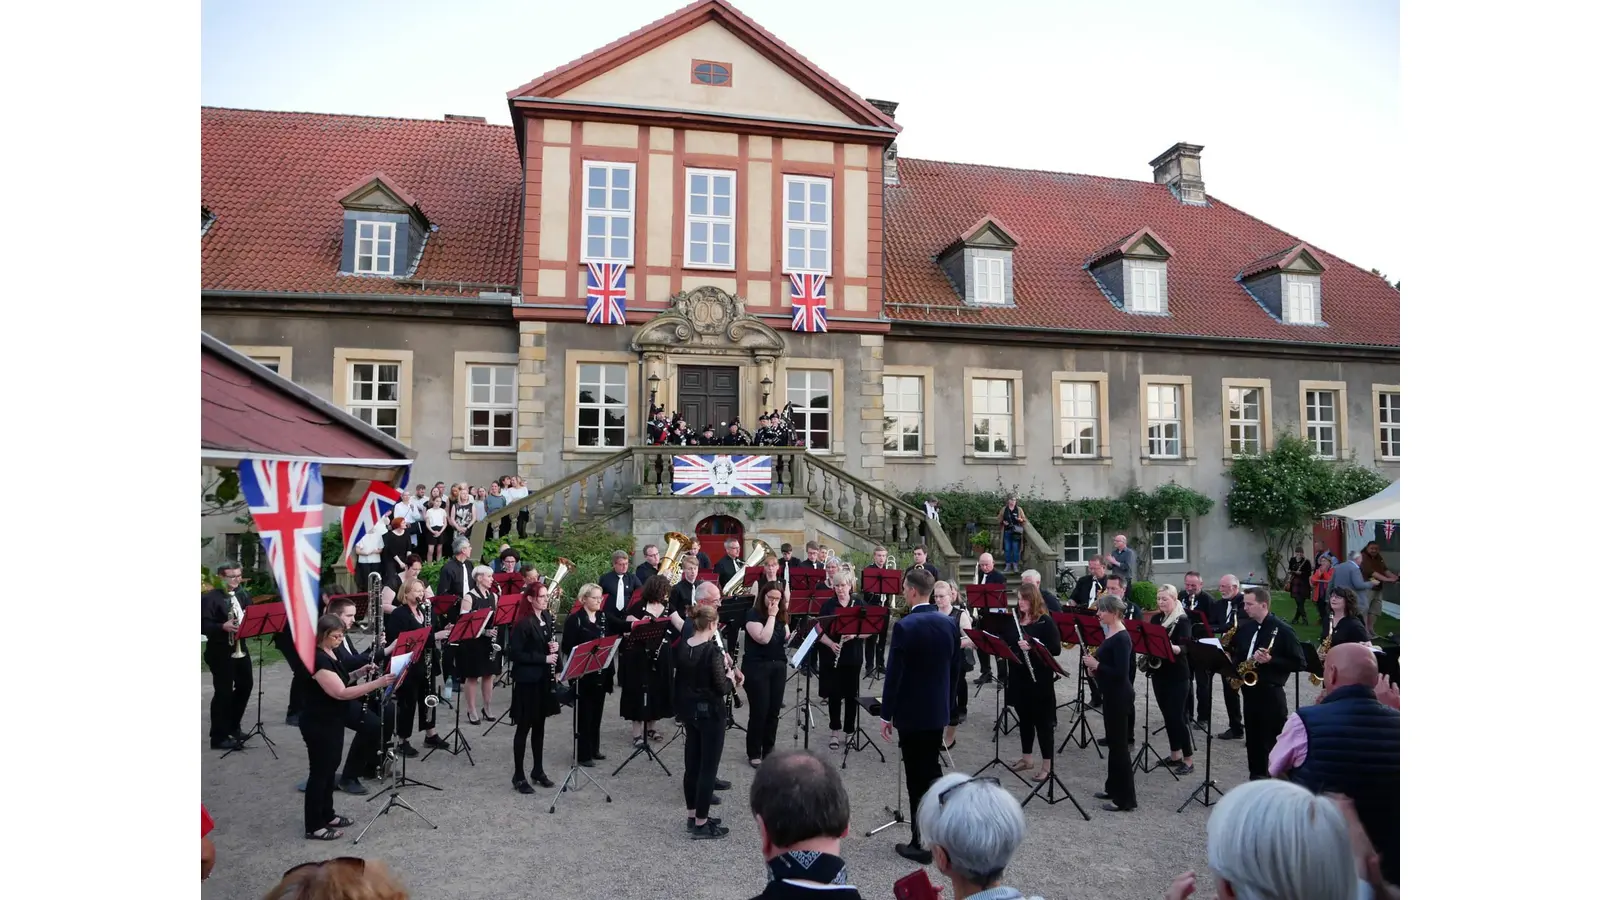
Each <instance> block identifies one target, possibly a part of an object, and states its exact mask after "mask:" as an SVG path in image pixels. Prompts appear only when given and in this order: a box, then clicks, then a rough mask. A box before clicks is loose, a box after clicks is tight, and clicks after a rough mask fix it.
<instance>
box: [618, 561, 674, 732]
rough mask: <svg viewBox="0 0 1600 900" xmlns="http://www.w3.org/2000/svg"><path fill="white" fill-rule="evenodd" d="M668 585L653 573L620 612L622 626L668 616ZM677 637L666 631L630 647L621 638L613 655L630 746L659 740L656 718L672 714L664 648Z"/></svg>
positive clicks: (667, 659)
mask: <svg viewBox="0 0 1600 900" xmlns="http://www.w3.org/2000/svg"><path fill="white" fill-rule="evenodd" d="M671 588H672V585H671V583H669V582H668V581H667V579H666V577H665V576H663V575H656V576H653V577H651V578H650V580H649V581H646V582H645V583H644V587H643V588H642V589H640V594H639V601H638V602H637V603H634V604H633V605H631V606H629V607H628V608H627V610H626V611H625V613H624V620H623V621H624V625H625V627H626V628H627V629H628V630H630V631H631V630H632V629H633V627H634V625H635V623H639V622H649V621H652V620H655V619H665V618H667V617H668V607H667V593H668V592H669V591H670V590H671ZM676 638H677V632H676V631H675V630H669V631H668V633H667V634H666V635H664V636H663V637H662V638H661V639H660V640H656V641H652V642H651V646H649V647H630V646H629V642H627V641H624V642H623V645H622V649H621V652H620V653H618V655H617V682H618V684H620V685H621V686H622V702H621V704H620V706H621V707H622V717H623V718H624V719H627V720H628V721H629V722H631V723H633V746H635V747H642V746H644V742H645V741H646V740H652V741H659V740H661V739H662V736H661V734H660V732H658V731H656V728H655V725H656V720H658V719H669V718H671V717H672V697H671V696H670V695H669V694H668V690H669V689H668V687H667V685H668V683H669V682H670V680H671V665H670V656H669V654H667V653H666V648H667V647H670V646H671V645H672V641H674V640H675V639H676Z"/></svg>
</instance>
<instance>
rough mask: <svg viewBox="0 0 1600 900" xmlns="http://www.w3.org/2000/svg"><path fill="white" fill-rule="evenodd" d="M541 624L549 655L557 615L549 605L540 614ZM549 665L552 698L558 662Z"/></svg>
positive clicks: (553, 639)
mask: <svg viewBox="0 0 1600 900" xmlns="http://www.w3.org/2000/svg"><path fill="white" fill-rule="evenodd" d="M539 625H540V626H541V627H543V628H544V637H545V644H544V647H545V651H544V652H545V654H546V655H549V653H550V645H551V644H554V643H555V636H556V617H555V614H554V613H552V612H550V610H549V608H548V607H546V608H545V611H544V612H543V613H540V614H539ZM548 665H549V667H550V686H549V691H550V696H551V698H554V697H555V694H556V664H555V663H548Z"/></svg>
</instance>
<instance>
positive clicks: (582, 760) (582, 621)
mask: <svg viewBox="0 0 1600 900" xmlns="http://www.w3.org/2000/svg"><path fill="white" fill-rule="evenodd" d="M604 603H605V593H604V592H603V591H601V590H600V585H598V584H594V583H592V582H591V583H589V584H586V585H584V586H583V587H580V588H578V607H577V608H576V609H574V610H573V611H572V612H571V613H570V614H569V615H568V616H567V622H566V625H565V626H564V628H563V630H562V633H561V648H562V651H563V652H564V653H565V654H567V655H570V654H571V653H572V651H573V650H576V649H577V648H578V645H580V644H586V643H588V642H589V641H597V640H599V639H600V638H603V637H605V636H606V621H605V613H603V612H601V609H600V608H601V606H602V605H603V604H604ZM576 688H577V692H578V699H577V702H578V712H577V715H576V716H574V717H573V723H572V725H573V728H575V729H576V730H577V732H578V765H580V766H588V767H589V768H594V764H595V762H596V761H597V760H602V759H605V758H606V755H605V754H604V753H601V752H600V716H601V714H602V713H603V712H604V711H605V705H606V694H609V693H611V667H609V666H607V667H606V670H605V671H604V672H594V673H591V674H588V675H585V676H583V677H582V678H580V679H578V683H577V685H576Z"/></svg>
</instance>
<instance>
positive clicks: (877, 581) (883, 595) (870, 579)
mask: <svg viewBox="0 0 1600 900" xmlns="http://www.w3.org/2000/svg"><path fill="white" fill-rule="evenodd" d="M904 578H905V573H904V572H902V571H900V570H899V569H884V568H880V567H878V566H867V567H866V568H865V569H862V570H861V596H862V597H863V598H865V597H876V598H877V600H878V602H879V603H881V604H882V605H883V606H884V608H886V609H888V610H890V611H891V614H892V612H893V609H894V598H896V597H898V596H900V591H901V585H902V583H903V579H904ZM887 639H888V635H887V634H885V635H881V636H878V637H877V638H875V639H873V640H871V641H869V642H868V644H867V651H868V652H869V653H871V654H872V661H871V665H870V670H871V672H872V676H871V677H870V678H868V679H867V680H868V681H877V680H878V679H879V678H881V677H883V675H884V671H883V667H882V666H880V665H878V663H877V658H878V650H879V648H880V647H882V646H883V645H884V642H885V641H886V640H887Z"/></svg>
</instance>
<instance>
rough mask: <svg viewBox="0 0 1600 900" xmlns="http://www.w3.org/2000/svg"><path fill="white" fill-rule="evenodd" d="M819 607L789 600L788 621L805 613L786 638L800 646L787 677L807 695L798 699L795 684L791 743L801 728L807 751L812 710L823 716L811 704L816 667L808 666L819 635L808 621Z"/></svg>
mask: <svg viewBox="0 0 1600 900" xmlns="http://www.w3.org/2000/svg"><path fill="white" fill-rule="evenodd" d="M797 571H798V570H797ZM792 590H793V589H792V588H791V591H792ZM820 605H821V604H819V603H818V602H817V601H816V600H814V599H812V598H811V597H800V596H798V595H796V596H794V597H791V598H790V606H789V621H791V622H798V621H800V620H799V619H797V618H796V614H795V608H796V607H801V608H803V609H805V617H806V618H805V624H804V625H802V626H799V627H797V628H796V630H795V631H793V632H792V633H790V635H789V641H790V643H794V642H796V641H798V642H799V643H798V644H797V645H796V647H795V653H794V655H793V656H791V657H790V658H789V666H790V667H791V668H793V669H794V674H793V675H790V676H789V680H790V681H793V680H794V678H795V676H796V675H798V676H800V677H801V679H802V680H804V681H805V683H806V694H805V699H804V700H803V701H802V700H801V698H800V685H798V684H796V685H795V686H794V709H793V710H792V712H793V713H794V715H795V720H794V740H797V741H798V740H800V730H801V728H804V729H805V733H806V737H805V748H806V749H807V750H810V749H811V714H812V711H813V710H815V711H816V714H817V715H818V716H819V717H820V716H821V715H822V707H821V706H818V705H817V704H816V703H814V702H812V700H811V678H812V676H813V675H815V674H816V666H815V665H814V664H813V663H812V662H811V648H812V647H814V646H816V644H817V636H818V635H817V629H815V628H813V627H811V622H810V619H811V617H812V616H813V615H815V614H816V611H817V609H818V608H819V607H820Z"/></svg>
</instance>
